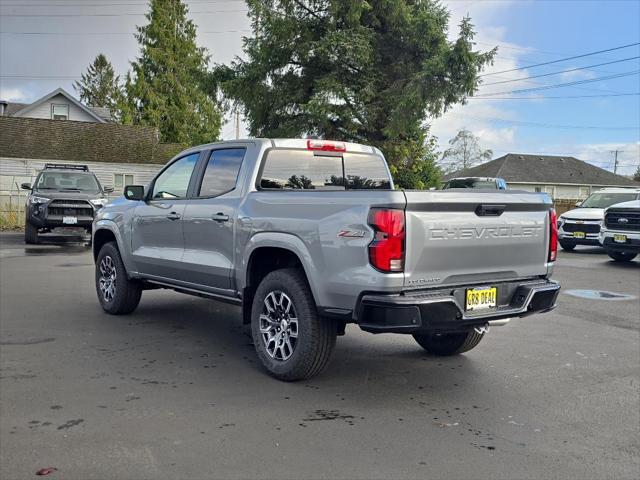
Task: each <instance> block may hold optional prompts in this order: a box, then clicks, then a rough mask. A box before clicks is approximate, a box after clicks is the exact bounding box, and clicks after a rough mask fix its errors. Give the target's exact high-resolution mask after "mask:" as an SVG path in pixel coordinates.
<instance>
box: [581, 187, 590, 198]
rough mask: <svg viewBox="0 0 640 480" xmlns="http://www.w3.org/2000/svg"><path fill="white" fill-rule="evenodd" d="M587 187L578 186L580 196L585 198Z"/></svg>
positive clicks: (587, 191)
mask: <svg viewBox="0 0 640 480" xmlns="http://www.w3.org/2000/svg"><path fill="white" fill-rule="evenodd" d="M590 190H591V189H590V188H589V187H580V193H579V194H578V195H579V197H580V198H587V197H588V196H589V193H590Z"/></svg>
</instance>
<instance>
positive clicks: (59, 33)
mask: <svg viewBox="0 0 640 480" xmlns="http://www.w3.org/2000/svg"><path fill="white" fill-rule="evenodd" d="M251 31H252V30H248V29H244V30H198V31H197V32H196V33H197V34H201V33H247V32H251ZM135 33H136V32H0V34H2V35H135Z"/></svg>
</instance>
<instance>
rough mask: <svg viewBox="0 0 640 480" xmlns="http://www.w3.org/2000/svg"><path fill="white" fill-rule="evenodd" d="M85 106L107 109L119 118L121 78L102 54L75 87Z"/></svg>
mask: <svg viewBox="0 0 640 480" xmlns="http://www.w3.org/2000/svg"><path fill="white" fill-rule="evenodd" d="M73 87H74V89H75V91H76V92H78V95H79V96H80V100H81V101H82V102H84V103H85V105H90V106H92V107H106V108H108V109H109V110H110V111H111V114H112V115H114V116H115V117H117V116H118V105H119V103H120V102H121V100H122V89H121V87H120V77H118V76H117V75H116V74H115V72H114V71H113V66H112V65H111V63H110V62H109V60H107V57H106V56H105V55H104V54H102V53H100V54H98V55H97V56H96V58H95V60H94V61H93V63H92V64H91V65H89V67H88V68H87V72H86V73H83V74H82V77H81V79H80V81H76V82H74V85H73Z"/></svg>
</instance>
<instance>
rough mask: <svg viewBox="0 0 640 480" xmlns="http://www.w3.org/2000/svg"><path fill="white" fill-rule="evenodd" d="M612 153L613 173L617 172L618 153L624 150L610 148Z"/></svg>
mask: <svg viewBox="0 0 640 480" xmlns="http://www.w3.org/2000/svg"><path fill="white" fill-rule="evenodd" d="M611 153H613V173H617V172H618V153H624V150H611Z"/></svg>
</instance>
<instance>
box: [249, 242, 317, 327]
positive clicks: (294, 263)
mask: <svg viewBox="0 0 640 480" xmlns="http://www.w3.org/2000/svg"><path fill="white" fill-rule="evenodd" d="M256 237H257V235H256V236H254V237H253V238H252V239H251V241H250V244H249V245H247V249H246V254H245V256H243V259H245V261H244V262H243V268H242V269H241V270H240V272H239V275H238V287H239V290H240V291H241V292H242V298H243V323H250V315H251V303H252V301H253V293H254V292H255V289H256V288H257V286H258V285H259V284H260V281H261V280H262V279H263V278H264V277H265V276H266V275H267V274H268V273H270V272H272V271H274V270H278V269H281V268H291V267H296V268H300V269H301V270H302V273H303V274H304V276H305V279H306V281H307V284H308V285H309V288H310V290H311V295H312V296H313V300H314V302H315V303H316V305H318V300H319V296H318V291H317V288H316V284H315V281H314V274H315V268H314V267H313V264H312V263H311V258H310V255H309V253H308V252H307V250H306V248H304V244H303V243H302V241H301V240H300V239H299V238H297V237H295V236H293V235H290V234H280V235H275V236H274V235H268V236H267V235H265V236H264V237H263V238H256ZM298 243H300V244H301V245H298Z"/></svg>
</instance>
